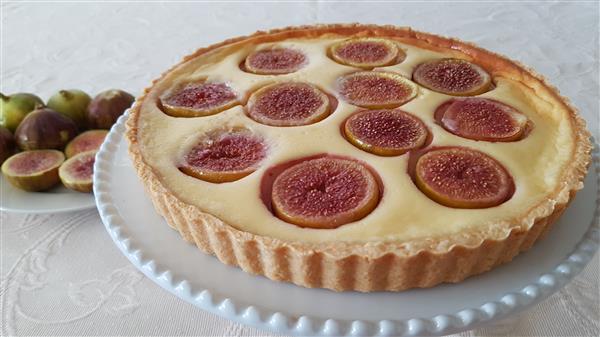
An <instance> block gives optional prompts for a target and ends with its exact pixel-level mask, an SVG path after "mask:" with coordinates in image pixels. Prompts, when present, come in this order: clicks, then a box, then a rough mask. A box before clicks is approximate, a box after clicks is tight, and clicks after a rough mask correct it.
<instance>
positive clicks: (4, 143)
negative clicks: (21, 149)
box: [0, 126, 16, 164]
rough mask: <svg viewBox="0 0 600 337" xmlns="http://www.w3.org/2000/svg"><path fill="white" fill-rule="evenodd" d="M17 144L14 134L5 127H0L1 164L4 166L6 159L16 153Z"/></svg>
mask: <svg viewBox="0 0 600 337" xmlns="http://www.w3.org/2000/svg"><path fill="white" fill-rule="evenodd" d="M15 149H16V144H15V138H14V137H13V134H12V133H11V132H10V131H9V130H8V129H7V128H5V127H3V126H0V164H2V163H3V162H4V161H5V160H6V158H8V157H10V156H12V155H13V153H15Z"/></svg>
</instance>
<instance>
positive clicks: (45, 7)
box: [0, 2, 600, 336]
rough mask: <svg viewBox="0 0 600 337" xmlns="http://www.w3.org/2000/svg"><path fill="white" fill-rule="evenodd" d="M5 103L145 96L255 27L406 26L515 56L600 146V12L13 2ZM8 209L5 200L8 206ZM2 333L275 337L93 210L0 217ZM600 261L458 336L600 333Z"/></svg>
mask: <svg viewBox="0 0 600 337" xmlns="http://www.w3.org/2000/svg"><path fill="white" fill-rule="evenodd" d="M1 8H2V14H1V16H2V32H1V34H2V36H1V56H2V60H1V79H2V81H1V90H2V92H8V93H11V92H18V91H30V92H35V93H38V94H40V95H41V96H42V97H43V98H48V96H49V95H50V94H52V93H53V92H54V91H56V90H58V89H62V88H71V87H73V88H81V89H83V90H86V91H88V92H90V93H97V92H99V91H101V90H103V89H107V88H110V87H119V88H123V89H126V90H128V91H130V92H132V93H135V94H139V93H140V92H141V90H142V88H144V87H145V86H146V85H148V84H149V83H150V81H151V80H152V79H153V78H156V77H157V76H158V75H159V74H160V73H161V72H162V71H163V70H164V69H167V68H168V67H169V66H171V65H172V64H174V63H176V62H177V61H178V60H179V59H180V58H181V57H182V56H183V55H186V54H188V53H190V52H192V51H193V50H194V49H196V48H198V47H201V46H205V45H207V44H210V43H213V42H217V41H220V40H223V39H225V38H228V37H232V36H237V35H242V34H248V33H251V32H253V31H255V30H258V29H267V28H274V27H280V26H288V25H297V24H306V23H317V22H354V21H361V22H371V23H388V24H395V25H408V26H412V27H414V28H416V29H421V30H425V31H431V32H437V33H440V34H444V35H449V36H456V37H459V38H461V39H463V40H467V41H473V42H475V43H478V44H480V45H481V46H483V47H485V48H488V49H491V50H494V51H497V52H499V53H502V54H506V55H510V57H512V58H514V59H517V60H519V61H521V62H523V63H525V64H528V65H530V66H532V67H533V68H535V69H537V70H538V71H539V72H541V73H542V74H544V75H545V76H546V77H548V78H549V80H550V81H551V82H552V83H553V84H555V85H556V86H558V88H559V89H560V90H561V92H562V93H563V94H564V95H566V96H568V97H570V98H571V99H572V101H573V103H574V104H575V105H576V106H577V107H578V108H579V109H580V110H581V112H582V114H583V115H584V116H585V118H586V119H587V121H588V123H589V126H590V129H591V130H592V132H593V133H594V135H595V136H596V137H598V128H599V124H598V117H599V116H598V115H599V106H598V105H599V97H598V93H599V87H598V71H599V69H598V58H599V48H598V43H599V41H598V27H599V22H598V17H599V8H598V3H597V2H588V3H583V2H579V3H553V4H546V3H539V2H538V3H530V4H525V5H519V4H516V3H507V4H502V3H491V4H489V3H488V4H478V3H474V2H468V3H455V4H443V3H431V2H430V3H376V4H366V3H352V4H344V3H330V2H294V3H286V4H281V3H279V4H278V3H254V4H249V3H241V2H240V3H168V4H167V3H151V2H146V3H133V2H130V3H101V2H88V3H65V2H63V3H3V4H2V5H1ZM0 202H1V198H0ZM0 224H1V226H0V227H1V241H0V242H1V262H2V263H1V265H0V267H1V268H0V269H1V270H0V271H1V274H0V275H1V277H2V283H1V287H0V300H1V304H2V310H1V315H2V323H1V329H2V335H51V336H56V335H78V336H85V335H125V336H133V335H136V336H138V335H209V336H223V335H227V336H231V335H233V336H256V335H272V334H270V333H268V332H264V331H260V330H256V329H253V328H249V327H245V326H242V325H239V324H236V323H232V322H229V321H227V320H225V319H223V318H220V317H217V316H215V315H213V314H209V313H207V312H204V311H202V310H199V309H197V308H195V307H193V306H192V305H190V304H188V303H185V302H183V301H181V300H179V299H178V298H176V297H175V296H173V295H171V294H169V293H167V292H165V291H163V290H162V289H161V288H159V287H158V286H157V285H155V284H154V283H153V282H152V281H150V280H148V279H146V278H145V277H144V276H143V275H142V274H141V273H139V272H138V271H137V270H136V269H135V268H134V267H133V266H132V265H130V263H129V262H128V261H127V260H126V258H125V257H123V256H122V255H121V253H120V252H119V251H118V250H117V248H116V247H115V246H114V244H113V243H112V241H111V239H110V237H109V236H108V234H107V233H106V232H105V230H104V227H103V225H102V223H101V221H100V218H99V216H98V213H97V212H96V211H95V210H88V211H81V212H73V213H66V214H54V215H52V214H50V215H21V214H11V213H7V212H3V213H0ZM599 264H600V261H599V259H598V255H596V257H595V258H594V260H593V261H592V262H591V263H590V265H589V266H588V267H587V268H586V269H585V270H584V271H583V272H582V273H581V274H580V275H579V276H578V277H577V278H576V279H575V280H574V281H572V282H571V283H570V284H569V285H567V286H566V287H565V288H564V289H563V290H561V291H560V292H558V293H557V294H555V295H553V296H552V297H550V298H549V299H547V300H546V301H544V302H542V303H541V304H539V305H537V306H536V307H534V308H532V309H531V310H529V311H528V312H525V313H522V314H520V315H518V316H516V317H514V318H512V319H510V320H509V321H504V322H500V323H498V324H496V325H494V326H492V327H486V328H481V329H478V330H474V331H469V332H464V333H462V334H460V335H461V336H491V335H518V336H549V335H556V336H598V335H600V330H599V325H600V324H599V321H600V303H599V292H600V289H599V284H598V280H599V279H600V275H599V270H600V266H599Z"/></svg>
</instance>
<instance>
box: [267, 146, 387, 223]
mask: <svg viewBox="0 0 600 337" xmlns="http://www.w3.org/2000/svg"><path fill="white" fill-rule="evenodd" d="M378 202H379V186H378V183H377V180H376V178H375V177H374V175H373V173H371V171H370V170H369V169H368V168H367V167H366V166H365V165H363V164H361V163H359V162H357V161H355V160H351V159H343V158H337V157H321V158H317V159H310V160H306V161H302V162H300V163H299V164H296V165H293V166H291V167H289V168H287V169H286V170H285V171H283V172H282V173H281V174H280V175H279V176H277V178H276V179H275V181H274V183H273V190H272V206H273V211H274V213H275V215H276V216H277V217H279V218H280V219H282V220H284V221H286V222H289V223H292V224H294V225H297V226H300V227H309V228H321V229H332V228H337V227H339V226H342V225H345V224H347V223H350V222H354V221H357V220H360V219H362V218H364V217H365V216H367V215H368V214H369V213H371V211H373V209H375V207H376V206H377V204H378Z"/></svg>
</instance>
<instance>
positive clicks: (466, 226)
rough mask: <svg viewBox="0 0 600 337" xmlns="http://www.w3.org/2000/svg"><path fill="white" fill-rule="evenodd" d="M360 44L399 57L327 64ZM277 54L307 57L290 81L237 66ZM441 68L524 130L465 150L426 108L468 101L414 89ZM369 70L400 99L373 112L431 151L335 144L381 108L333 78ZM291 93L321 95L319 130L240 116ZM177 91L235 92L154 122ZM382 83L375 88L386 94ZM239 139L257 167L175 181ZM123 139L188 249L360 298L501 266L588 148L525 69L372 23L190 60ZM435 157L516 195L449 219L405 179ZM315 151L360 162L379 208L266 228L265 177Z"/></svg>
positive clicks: (270, 219) (529, 238)
mask: <svg viewBox="0 0 600 337" xmlns="http://www.w3.org/2000/svg"><path fill="white" fill-rule="evenodd" d="M359 38H377V39H383V40H384V41H387V42H389V43H393V45H394V46H395V48H398V50H397V51H396V50H395V51H394V53H396V54H402V56H403V57H402V58H400V59H398V60H397V63H396V62H388V61H387V60H386V61H385V62H383V63H382V64H386V65H384V66H381V67H375V68H373V69H372V70H365V69H364V67H358V66H356V67H353V66H351V65H352V64H354V63H352V62H345V63H340V62H339V59H337V58H335V57H334V58H332V57H331V48H332V46H337V45H340V44H342V43H343V42H344V41H348V40H349V41H352V40H351V39H359ZM377 41H379V40H377ZM286 48H287V49H289V50H293V51H294V52H295V53H297V52H300V53H302V55H303V56H304V58H303V62H302V66H297V67H293V68H290V69H291V70H293V71H291V72H288V70H289V69H287V70H286V71H281V72H280V73H278V74H273V73H277V72H276V71H272V69H271V70H270V71H269V72H267V73H269V74H265V72H262V71H260V70H258V71H252V72H249V71H247V69H245V68H244V66H240V65H243V64H244V62H246V58H247V57H248V55H255V54H257V52H258V51H261V50H278V51H279V50H285V49H286ZM294 55H296V57H297V54H294ZM445 59H459V60H464V61H467V62H471V63H473V64H476V65H477V71H480V69H483V70H484V71H486V72H487V73H488V74H489V76H490V77H491V79H492V83H493V85H492V86H490V87H489V88H487V89H486V90H484V91H483V92H482V93H481V92H480V91H481V90H480V87H481V85H480V83H476V84H477V85H478V86H479V87H477V88H478V89H477V94H478V95H477V97H478V98H484V99H489V100H493V101H497V102H500V103H502V104H504V105H507V106H510V107H511V108H513V109H515V110H516V111H518V112H519V113H520V114H522V115H523V116H525V117H526V118H527V121H528V124H527V125H528V127H527V129H526V130H525V131H523V132H521V133H519V138H518V139H517V138H510V139H509V140H510V141H491V140H490V139H488V138H486V139H484V140H476V139H472V138H473V137H472V135H471V134H469V138H466V137H463V136H461V135H462V134H461V133H460V132H449V131H448V129H449V127H448V126H447V125H444V124H443V123H440V119H439V118H436V111H437V110H438V108H439V107H440V106H442V105H443V104H444V103H446V102H448V101H451V100H457V99H463V98H464V97H463V96H462V95H460V97H458V96H459V95H450V94H446V93H442V92H440V90H437V89H436V90H432V89H428V88H427V87H426V86H423V85H419V84H417V83H418V82H423V81H421V80H420V79H417V80H416V81H415V79H414V78H413V77H414V76H415V74H414V72H415V69H417V68H418V67H419V65H422V64H424V63H425V62H432V61H435V60H445ZM283 63H285V62H283ZM349 64H350V65H349ZM387 64H389V65H387ZM253 69H254V68H253ZM365 71H366V72H371V73H372V74H374V75H375V77H378V76H380V75H381V76H380V77H382V78H385V79H386V80H390V81H391V80H393V79H395V78H397V77H402V78H401V81H400V82H399V83H400V89H402V90H399V91H398V94H396V96H397V95H400V94H401V95H404V93H405V92H408V94H406V97H402V99H396V100H394V102H398V104H394V106H392V107H388V106H384V108H390V109H400V110H401V111H402V112H404V113H407V114H409V115H410V116H412V117H416V118H417V119H418V120H419V121H420V122H422V123H423V124H424V125H425V127H426V128H427V130H428V133H429V139H428V141H427V142H421V143H420V144H419V146H420V147H421V148H420V149H416V150H415V149H413V150H414V151H412V152H410V153H405V151H401V154H399V155H394V156H381V155H377V154H376V153H372V152H368V151H364V150H363V149H360V148H358V147H357V146H355V145H354V144H353V143H352V142H350V141H348V139H346V137H345V136H344V133H343V131H341V130H342V126H343V125H344V123H345V121H346V120H347V119H348V118H350V117H351V116H352V115H353V114H355V113H356V112H358V111H360V110H364V109H371V110H373V109H375V108H377V109H378V108H380V106H374V107H373V106H371V105H369V106H367V107H365V106H359V105H358V104H357V103H356V102H355V101H353V100H352V99H349V98H348V95H346V94H345V93H344V92H343V90H341V89H340V87H343V85H340V81H341V79H344V78H347V77H348V75H350V74H354V73H357V74H361V73H362V72H365ZM378 74H379V75H378ZM354 77H356V76H354ZM411 79H412V80H411ZM484 80H486V81H487V78H486V79H484ZM290 82H291V83H307V84H310V85H312V87H314V88H315V90H317V91H319V92H321V93H322V94H321V95H320V96H319V97H321V98H323V97H328V100H327V101H328V102H327V103H325V100H324V99H321V101H322V103H323V104H322V105H319V109H321V110H323V109H325V110H323V111H325V112H323V111H321V112H320V116H323V117H319V118H316V119H314V120H312V121H310V120H309V121H308V122H306V123H295V124H294V125H292V126H290V125H285V126H279V124H278V125H269V124H267V123H261V122H260V121H261V120H260V119H256V118H251V116H250V115H249V113H248V105H247V103H248V101H249V99H250V97H251V96H252V95H253V94H255V93H257V92H260V90H261V88H265V87H267V86H269V85H274V84H279V83H290ZM189 83H222V84H224V85H226V86H227V88H230V89H231V92H234V93H235V95H236V99H233V98H231V97H228V99H229V101H231V102H235V103H234V104H235V105H234V106H232V107H230V106H229V105H228V106H224V105H223V106H222V108H223V111H219V112H216V113H214V114H212V112H213V111H211V114H209V115H206V114H201V115H195V116H196V117H190V116H189V115H185V116H183V117H175V116H173V114H172V113H165V111H164V107H161V104H160V102H161V100H164V99H165V97H167V96H165V95H167V94H169V95H170V94H171V91H172V90H174V88H178V87H182V86H186V85H187V84H189ZM342 84H344V85H345V83H342ZM393 84H394V83H392V84H390V85H388V84H387V83H386V84H385V85H384V86H383V88H388V87H391V86H393ZM427 86H428V87H430V88H433V86H431V85H427ZM361 88H362V87H361ZM406 88H409V89H410V90H408V89H406ZM392 89H394V88H392ZM404 89H406V90H404ZM362 90H363V89H361V92H360V94H361V95H362V94H364V93H363V92H362ZM394 90H395V89H394ZM227 93H228V95H229V94H230V92H229V91H228V92H227ZM365 95H367V96H368V98H370V99H371V98H372V97H373V96H372V95H373V94H371V93H366V94H365ZM363 96H364V95H363ZM363 96H361V97H363ZM383 96H386V95H383ZM388 96H389V95H388ZM468 96H474V95H472V94H471V93H469V95H468ZM385 98H386V99H389V98H390V97H387V96H386V97H385ZM216 101H219V100H218V99H217V100H216ZM321 101H319V102H321ZM353 103H354V104H353ZM219 110H220V109H219ZM215 111H216V110H215ZM270 124H273V123H270ZM239 129H244V130H245V132H250V133H252V134H254V135H257V136H258V137H260V138H261V139H264V142H265V146H266V149H267V150H266V152H267V154H266V155H265V156H264V158H261V161H260V163H259V164H257V165H256V166H255V167H254V168H253V171H252V172H250V173H248V174H246V175H244V176H243V177H241V178H240V179H237V180H233V181H227V182H224V183H215V182H214V181H212V182H211V181H206V180H202V179H199V178H198V177H197V176H191V175H188V174H186V173H185V172H184V171H182V170H181V165H182V161H184V158H186V154H187V153H189V152H190V151H191V150H192V149H193V148H194V146H196V144H198V141H199V140H200V139H201V138H202V137H203V136H204V135H206V134H209V133H211V132H215V130H225V132H228V131H229V130H239ZM482 129H483V130H486V129H485V128H482ZM507 132H508V131H507ZM505 133H506V132H505ZM521 134H522V135H521ZM127 135H128V138H129V141H130V152H131V154H132V157H133V160H134V165H135V166H136V169H137V171H138V174H139V175H140V177H141V179H142V181H143V182H144V184H145V185H146V188H147V189H148V191H149V193H150V196H151V197H152V199H153V202H154V204H155V206H156V208H157V210H158V211H159V212H160V213H161V214H162V215H163V216H165V218H166V219H167V221H168V222H169V224H170V225H171V226H173V227H174V228H176V229H178V230H179V231H180V233H181V234H182V236H183V237H184V238H185V239H187V240H189V241H194V242H195V243H196V244H197V245H198V246H199V248H200V249H202V250H204V251H206V252H208V253H213V254H215V255H217V256H218V257H219V258H220V259H221V260H222V261H223V262H225V263H229V264H236V265H239V266H241V267H242V268H243V269H245V270H247V271H250V272H253V273H259V274H263V275H266V276H267V277H270V278H273V279H278V280H285V281H291V282H294V283H297V284H300V285H304V286H309V287H326V288H331V289H335V290H348V289H353V290H361V291H371V290H401V289H406V288H410V287H424V286H432V285H434V284H436V283H439V282H444V281H459V280H461V279H464V278H465V277H467V276H469V275H472V274H476V273H479V272H482V271H485V270H487V269H490V268H491V267H493V266H494V265H497V264H499V263H502V262H506V261H508V260H510V259H511V258H512V257H514V256H515V255H516V254H517V253H518V252H519V251H521V250H524V249H526V248H528V247H529V246H531V244H533V242H534V241H535V240H536V239H537V238H538V237H539V236H540V235H541V233H543V232H545V231H546V230H547V229H548V228H549V225H550V224H551V223H552V222H553V220H554V219H555V218H557V217H558V215H559V214H560V212H561V211H562V210H563V209H564V207H565V206H566V204H567V203H568V201H569V200H570V198H571V197H572V196H573V195H574V191H576V190H578V189H580V188H581V187H582V183H581V181H582V180H583V177H584V175H585V171H586V168H587V165H588V163H589V151H590V148H591V146H590V142H589V139H588V138H589V135H588V133H587V131H586V130H585V126H584V123H583V121H582V119H581V118H580V117H579V116H578V115H577V114H576V112H575V111H574V110H573V108H571V107H570V106H569V105H568V102H566V101H565V99H563V98H562V97H560V96H559V95H558V94H557V93H556V91H555V89H553V88H552V87H550V86H548V85H547V84H546V83H545V82H544V80H543V79H541V78H540V77H539V76H538V75H535V74H534V73H533V72H531V71H530V70H527V69H525V68H524V67H522V66H520V65H518V64H516V63H514V62H512V61H510V60H507V59H505V58H503V57H501V56H498V55H496V54H493V53H490V52H487V51H485V50H482V49H480V48H478V47H475V46H472V45H470V44H466V43H463V42H460V41H457V40H452V39H445V38H441V37H437V36H434V35H430V34H426V33H419V32H415V31H412V30H410V29H407V28H395V27H387V26H385V27H382V26H368V25H330V26H313V27H298V28H288V29H282V30H277V31H272V32H268V33H257V34H255V35H252V36H249V37H242V38H238V39H233V40H229V41H225V42H223V43H221V44H217V45H214V46H211V47H208V48H205V49H201V50H199V51H197V52H196V53H195V54H193V55H191V56H189V57H187V58H186V59H185V60H184V62H182V63H181V64H179V65H177V66H176V67H174V68H173V69H171V70H170V71H168V72H166V73H165V74H163V76H162V77H161V78H160V79H159V80H157V81H156V82H155V83H154V85H153V86H152V87H150V88H149V89H147V91H146V94H145V95H144V96H143V97H141V98H140V99H138V102H137V104H136V105H135V107H134V108H133V109H132V113H131V118H130V120H129V122H128V131H127ZM475 138H477V137H475ZM444 147H461V148H465V147H466V148H468V149H470V150H473V151H474V152H481V153H484V154H486V155H488V156H489V157H490V158H492V160H493V161H497V162H498V163H500V164H501V166H502V168H503V169H504V170H506V172H507V174H508V175H509V176H510V177H511V179H512V182H513V184H514V186H511V188H512V189H513V190H511V192H512V193H511V194H510V196H509V197H508V198H507V200H502V202H501V203H499V204H497V205H495V204H494V205H493V206H489V205H488V207H483V208H457V207H449V206H448V205H444V204H442V203H439V202H437V201H436V200H435V198H430V197H429V196H428V195H427V193H424V192H423V189H422V188H419V185H418V184H416V183H415V179H414V172H411V171H412V169H411V165H413V164H412V163H414V162H415V159H414V158H415V157H416V156H417V155H418V154H419V153H420V152H425V151H427V150H428V149H431V148H444ZM323 154H331V155H335V156H341V157H345V158H351V159H353V160H356V161H357V162H360V163H364V164H366V165H368V167H369V168H370V169H372V171H373V172H375V174H376V175H377V177H378V179H380V184H381V186H382V188H380V190H381V191H380V197H379V200H378V203H377V205H376V207H374V208H373V209H372V211H370V212H369V213H368V214H367V215H366V216H364V217H361V218H359V219H358V220H356V221H353V222H350V223H347V224H344V225H341V226H338V227H335V228H325V229H319V228H306V227H302V226H297V225H295V224H293V223H290V222H287V221H284V220H282V219H281V218H279V217H277V216H276V215H275V214H274V212H273V209H272V207H270V205H269V203H268V200H267V201H266V202H265V198H263V197H261V195H262V194H263V193H262V192H261V191H262V190H263V189H264V184H265V176H266V175H268V174H269V172H270V171H269V170H270V168H272V167H275V166H277V165H281V164H282V163H286V162H290V161H294V160H298V159H301V158H310V157H313V156H319V155H323ZM411 158H413V159H412V160H411ZM507 195H508V194H507ZM490 205H491V204H490ZM515 240H517V241H515ZM423 259H425V260H426V261H427V262H428V263H426V264H425V265H424V266H419V267H418V268H416V269H418V270H412V269H415V266H416V265H415V264H414V263H417V264H418V263H421V264H423ZM326 266H329V268H325V267H326ZM382 266H383V267H382ZM427 266H430V267H427ZM384 267H385V268H384ZM365 268H366V269H365ZM411 268H412V269H411ZM428 268H431V269H428ZM325 269H328V270H327V271H325ZM361 270H363V271H368V272H362V273H361V272H360V271H361ZM436 270H437V271H436ZM417 274H418V275H417ZM315 275H316V276H315ZM312 278H315V279H312Z"/></svg>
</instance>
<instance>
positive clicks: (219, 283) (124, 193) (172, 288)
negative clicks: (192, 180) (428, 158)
mask: <svg viewBox="0 0 600 337" xmlns="http://www.w3.org/2000/svg"><path fill="white" fill-rule="evenodd" d="M125 120H126V116H123V117H121V118H120V119H119V121H118V123H117V124H116V125H115V126H114V127H113V129H112V130H111V132H110V134H109V135H108V137H107V140H106V141H105V143H104V144H103V145H102V148H101V150H100V152H99V153H98V155H97V160H96V164H95V168H94V170H95V175H94V191H95V194H96V203H97V206H98V209H99V212H100V216H101V217H102V221H103V222H104V224H105V226H106V229H107V231H108V233H109V234H110V236H111V237H112V239H113V240H114V242H115V244H116V245H117V247H118V248H119V249H120V250H121V251H122V252H123V254H124V255H125V256H126V257H127V258H128V259H129V260H130V261H131V262H132V263H133V264H134V265H135V266H136V267H137V268H138V269H139V270H140V271H142V272H143V273H144V274H145V275H146V276H147V277H149V278H150V279H152V280H153V281H154V282H156V283H157V284H159V285H160V286H161V287H163V288H164V289H166V290H167V291H169V292H171V293H173V294H174V295H176V296H178V297H180V298H181V299H183V300H185V301H187V302H190V303H192V304H194V305H196V306H198V307H199V308H201V309H204V310H207V311H210V312H212V313H215V314H217V315H220V316H223V317H225V318H228V319H231V320H234V321H237V322H240V323H244V324H248V325H252V326H256V327H259V328H264V329H270V330H273V331H275V332H278V333H283V334H294V335H302V336H309V335H331V336H333V335H335V336H340V335H341V336H345V335H350V336H361V335H385V336H388V335H394V336H413V335H424V334H425V335H446V334H450V333H456V332H459V331H464V330H470V329H473V328H475V327H478V326H480V325H482V324H487V323H490V322H492V321H495V320H498V319H501V318H505V317H506V316H508V315H510V314H514V313H517V312H519V311H522V310H525V309H527V308H528V307H530V306H532V305H534V304H535V303H538V302H540V301H541V300H543V299H545V298H546V297H548V296H550V295H551V294H553V293H554V292H556V291H558V290H559V289H560V288H561V287H563V286H564V285H565V284H566V283H567V282H568V281H569V280H571V279H572V278H573V277H574V276H575V275H577V274H578V273H579V272H580V271H581V270H582V269H583V267H584V266H585V265H586V264H587V263H588V262H589V261H590V260H591V258H592V257H593V255H594V253H595V252H596V251H597V249H598V245H599V241H600V230H599V229H598V210H597V208H598V207H597V205H598V195H599V193H598V186H599V184H598V172H599V170H598V168H599V166H598V156H597V149H596V151H595V155H594V158H595V161H594V164H593V166H592V167H591V169H590V173H589V174H588V176H587V178H586V181H585V186H586V187H585V188H584V189H583V190H582V191H580V192H579V193H578V194H577V197H576V198H575V200H573V202H572V204H571V206H570V207H569V208H568V209H567V211H566V212H565V213H564V215H563V216H562V217H561V219H560V220H559V221H558V222H557V223H556V224H555V227H554V228H553V229H552V231H551V232H550V233H549V235H548V236H547V237H546V238H545V239H544V240H542V241H541V242H539V243H538V244H536V245H535V246H534V247H533V248H532V249H531V250H530V251H528V252H526V253H524V254H521V255H519V256H518V257H517V258H516V259H515V260H514V261H512V262H511V263H508V264H506V265H504V266H501V267H498V268H496V269H494V270H492V271H490V272H488V273H485V274H483V275H480V276H476V277H472V278H469V279H467V280H466V281H464V282H461V283H458V284H445V285H440V286H437V287H434V288H430V289H415V290H409V291H404V292H399V293H391V292H379V293H367V294H365V293H358V292H343V293H336V292H333V291H329V290H324V289H306V288H302V287H298V286H295V285H292V284H288V283H280V282H274V281H271V280H269V279H267V278H264V277H261V276H253V275H250V274H247V273H245V272H243V271H242V270H240V269H238V268H234V267H230V266H226V265H224V264H222V263H220V262H219V261H218V260H217V259H216V258H214V257H212V256H209V255H206V254H203V253H202V252H200V251H199V250H198V249H197V248H196V247H195V246H194V245H192V244H188V243H186V242H184V241H183V239H181V238H180V236H179V234H178V233H176V232H175V231H174V230H172V229H171V228H170V227H169V226H168V225H167V224H166V222H165V221H164V219H163V218H161V217H160V216H159V215H158V214H157V213H156V212H155V211H154V208H153V206H152V204H151V202H150V200H149V199H148V197H147V196H146V194H145V193H144V189H143V186H142V184H141V183H140V182H139V179H138V177H137V176H136V174H135V172H134V169H133V167H132V164H131V161H130V159H129V156H128V154H127V143H126V141H125V140H124V139H123V132H124V130H125V126H124V122H125Z"/></svg>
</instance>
